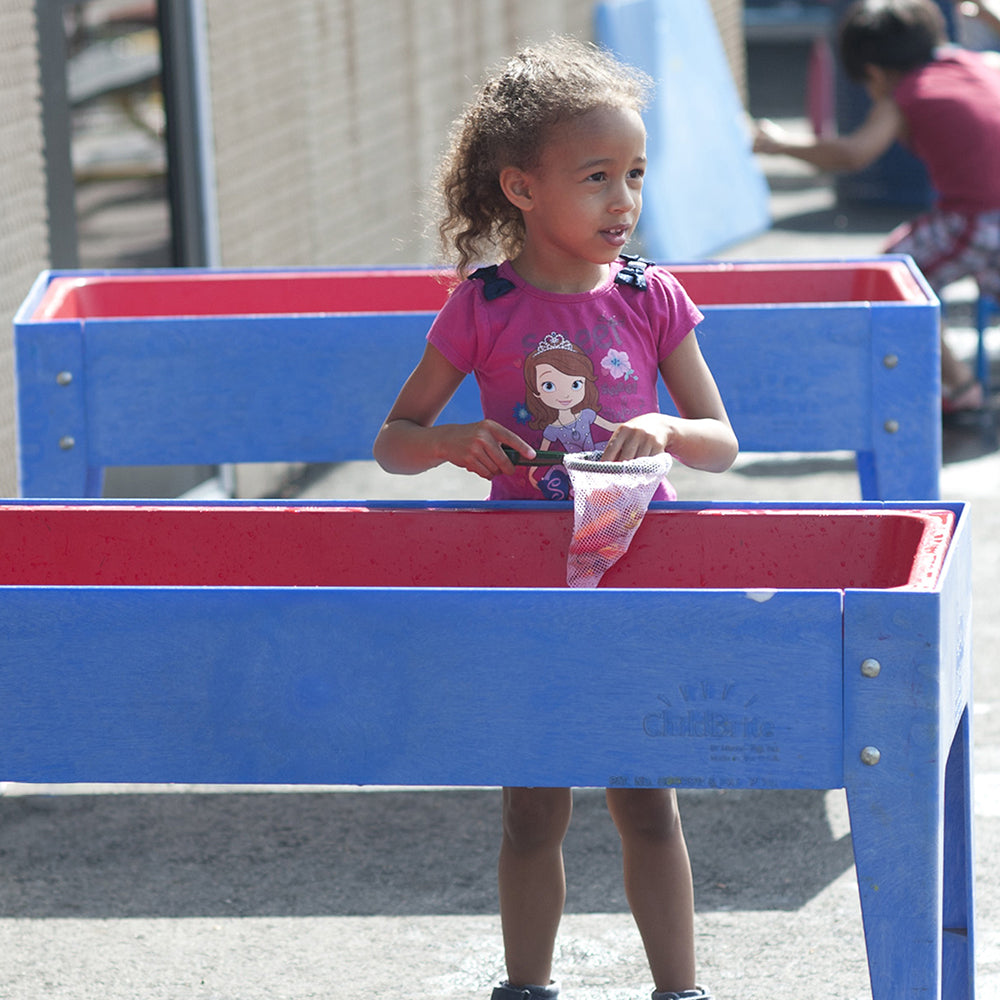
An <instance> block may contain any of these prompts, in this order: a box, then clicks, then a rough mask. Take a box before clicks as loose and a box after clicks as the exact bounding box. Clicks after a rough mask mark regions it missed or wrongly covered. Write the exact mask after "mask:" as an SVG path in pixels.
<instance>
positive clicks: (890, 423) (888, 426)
mask: <svg viewBox="0 0 1000 1000" xmlns="http://www.w3.org/2000/svg"><path fill="white" fill-rule="evenodd" d="M882 426H883V427H884V428H885V432H886V434H895V433H896V431H898V430H899V421H898V420H887V421H886V422H885V423H884V424H883V425H882Z"/></svg>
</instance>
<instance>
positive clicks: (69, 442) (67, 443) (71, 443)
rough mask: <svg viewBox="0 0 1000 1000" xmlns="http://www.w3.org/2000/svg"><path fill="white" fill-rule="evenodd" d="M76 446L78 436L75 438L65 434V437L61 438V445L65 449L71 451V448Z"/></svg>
mask: <svg viewBox="0 0 1000 1000" xmlns="http://www.w3.org/2000/svg"><path fill="white" fill-rule="evenodd" d="M75 446H76V438H74V437H73V436H72V435H70V434H65V435H64V436H63V437H61V438H59V447H60V448H62V450H63V451H69V450H70V448H73V447H75Z"/></svg>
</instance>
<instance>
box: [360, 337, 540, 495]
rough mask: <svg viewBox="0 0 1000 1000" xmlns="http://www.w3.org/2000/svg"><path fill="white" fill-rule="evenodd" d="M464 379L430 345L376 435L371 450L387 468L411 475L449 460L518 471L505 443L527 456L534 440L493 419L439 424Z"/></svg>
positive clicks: (480, 471)
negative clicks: (508, 456)
mask: <svg viewBox="0 0 1000 1000" xmlns="http://www.w3.org/2000/svg"><path fill="white" fill-rule="evenodd" d="M463 378H465V374H464V373H463V372H461V371H459V370H458V369H457V368H456V367H455V366H454V365H453V364H451V362H450V361H448V360H447V359H446V358H445V356H444V355H443V354H442V353H441V352H440V351H439V350H438V349H437V348H435V347H433V346H431V345H430V344H428V345H427V347H426V348H425V349H424V355H423V357H422V358H421V359H420V362H419V363H418V364H417V367H416V368H414V370H413V373H412V374H411V375H410V377H409V378H408V379H407V380H406V383H405V384H404V386H403V388H402V389H401V390H400V392H399V396H397V397H396V402H395V403H394V404H393V407H392V409H391V410H390V411H389V415H388V416H387V417H386V419H385V423H384V424H383V425H382V429H381V430H380V431H379V433H378V436H377V437H376V438H375V445H374V447H373V449H372V452H373V454H374V456H375V460H376V461H377V462H378V464H379V465H381V466H382V468H383V469H385V470H386V472H396V473H402V474H404V475H413V474H415V473H418V472H426V471H427V470H428V469H433V468H434V467H435V466H438V465H442V464H443V463H445V462H451V463H452V464H453V465H457V466H460V467H461V468H463V469H467V470H468V471H469V472H475V473H476V474H477V475H479V476H482V477H483V479H492V478H493V477H494V476H495V475H497V474H499V473H501V472H502V473H507V474H510V473H512V472H513V471H514V466H513V464H512V463H511V461H510V459H509V458H507V456H506V455H505V454H504V453H503V451H502V449H501V447H500V446H501V444H507V445H510V446H511V447H512V448H514V449H515V450H516V451H519V452H520V453H521V454H522V455H524V457H525V458H534V457H535V451H534V449H533V448H532V447H531V446H530V445H528V444H527V443H526V442H525V441H523V440H522V439H521V438H520V437H518V436H517V435H516V434H515V433H514V432H513V431H509V430H507V428H506V427H503V426H502V425H500V424H498V423H496V422H495V421H493V420H480V421H477V422H476V423H473V424H439V425H435V423H434V421H435V420H437V418H438V417H439V416H440V415H441V411H442V410H443V409H444V408H445V405H446V404H447V402H448V400H449V399H451V397H452V396H453V395H454V394H455V390H456V389H457V388H458V387H459V384H460V383H461V381H462V379H463Z"/></svg>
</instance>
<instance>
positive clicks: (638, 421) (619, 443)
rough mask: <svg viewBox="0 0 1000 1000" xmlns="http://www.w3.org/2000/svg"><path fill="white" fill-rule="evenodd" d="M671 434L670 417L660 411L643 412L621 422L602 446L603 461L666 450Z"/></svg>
mask: <svg viewBox="0 0 1000 1000" xmlns="http://www.w3.org/2000/svg"><path fill="white" fill-rule="evenodd" d="M672 436H673V425H672V423H671V421H670V418H669V417H667V416H665V415H664V414H662V413H644V414H642V415H641V416H639V417H633V418H632V419H631V420H629V421H627V422H626V423H624V424H621V425H620V426H619V427H618V428H617V430H615V432H614V434H612V435H611V440H610V441H609V442H608V443H607V445H606V446H605V448H604V454H603V455H602V456H601V457H602V461H605V462H627V461H628V460H629V459H630V458H648V457H649V456H650V455H659V454H660V453H661V452H664V451H666V450H667V446H668V444H669V443H670V440H671V437H672Z"/></svg>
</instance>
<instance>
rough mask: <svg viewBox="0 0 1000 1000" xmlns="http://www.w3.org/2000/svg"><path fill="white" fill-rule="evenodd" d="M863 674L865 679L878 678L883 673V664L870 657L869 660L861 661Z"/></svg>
mask: <svg viewBox="0 0 1000 1000" xmlns="http://www.w3.org/2000/svg"><path fill="white" fill-rule="evenodd" d="M861 673H862V674H864V676H865V677H878V675H879V674H880V673H882V664H881V663H879V662H878V660H876V659H873V658H872V657H870V656H869V657H868V659H867V660H862V661H861Z"/></svg>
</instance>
